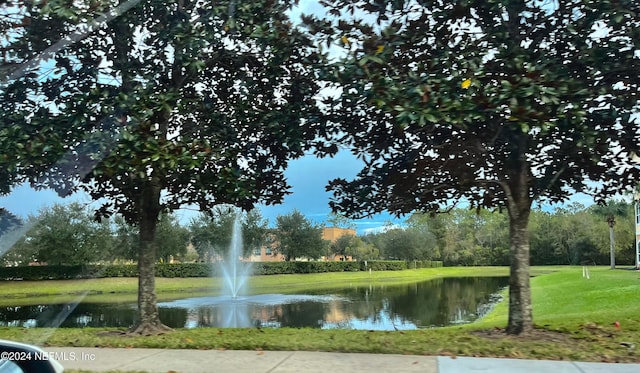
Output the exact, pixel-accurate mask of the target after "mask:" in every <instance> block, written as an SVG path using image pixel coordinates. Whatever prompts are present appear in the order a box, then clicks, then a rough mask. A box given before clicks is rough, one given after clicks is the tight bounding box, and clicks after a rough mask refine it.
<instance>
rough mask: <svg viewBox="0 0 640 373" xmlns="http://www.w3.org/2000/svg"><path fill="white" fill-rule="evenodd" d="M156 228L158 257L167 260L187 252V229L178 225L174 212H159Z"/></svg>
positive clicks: (179, 256) (182, 255)
mask: <svg viewBox="0 0 640 373" xmlns="http://www.w3.org/2000/svg"><path fill="white" fill-rule="evenodd" d="M157 229H158V230H157V233H156V234H157V238H156V239H157V241H158V253H157V254H158V258H159V259H162V260H163V261H165V262H169V261H170V260H171V258H172V257H174V258H182V257H184V256H185V255H186V254H187V245H188V244H189V230H188V229H187V228H185V227H182V226H181V225H180V223H179V222H178V218H177V217H176V216H175V215H174V214H161V215H160V221H158V228H157Z"/></svg>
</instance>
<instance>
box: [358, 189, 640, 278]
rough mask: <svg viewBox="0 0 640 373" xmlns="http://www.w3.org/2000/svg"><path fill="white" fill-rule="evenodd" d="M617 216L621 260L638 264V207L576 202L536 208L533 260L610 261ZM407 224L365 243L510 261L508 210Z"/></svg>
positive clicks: (457, 260) (417, 218)
mask: <svg viewBox="0 0 640 373" xmlns="http://www.w3.org/2000/svg"><path fill="white" fill-rule="evenodd" d="M611 215H612V216H614V218H615V221H616V224H615V228H614V231H615V252H616V261H617V262H618V263H619V264H627V265H630V264H634V263H635V261H634V260H635V259H634V256H635V249H634V235H635V233H634V224H633V223H634V214H633V205H632V204H629V203H627V202H624V201H609V202H608V203H607V205H606V206H599V205H593V206H590V207H585V206H583V205H581V204H579V203H572V204H569V205H567V206H565V207H561V208H556V209H554V210H553V211H543V210H541V209H534V210H533V211H532V212H531V233H530V234H531V243H530V245H531V264H532V265H560V264H572V265H580V264H590V265H593V264H598V265H606V264H609V225H608V223H607V218H608V217H609V216H611ZM405 225H406V226H405V227H403V228H397V227H395V228H394V227H392V226H389V228H388V229H387V230H385V231H384V232H380V233H375V234H369V235H365V236H363V237H362V238H361V239H362V241H364V242H366V243H368V244H371V245H372V246H373V247H375V248H377V249H378V250H379V251H380V256H381V257H382V258H385V259H406V260H442V261H443V263H444V265H445V266H456V265H508V264H509V224H508V216H507V215H506V214H505V213H499V212H491V211H488V210H480V211H476V210H469V209H460V208H459V209H454V210H453V211H451V213H449V214H437V215H430V214H422V213H415V214H412V215H411V216H410V217H409V218H408V219H407V221H406V224H405Z"/></svg>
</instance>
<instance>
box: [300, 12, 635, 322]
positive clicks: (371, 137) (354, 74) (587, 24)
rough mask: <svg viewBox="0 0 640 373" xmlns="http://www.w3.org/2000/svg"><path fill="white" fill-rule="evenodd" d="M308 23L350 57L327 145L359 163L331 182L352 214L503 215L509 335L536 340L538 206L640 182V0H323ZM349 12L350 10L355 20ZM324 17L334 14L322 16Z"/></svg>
mask: <svg viewBox="0 0 640 373" xmlns="http://www.w3.org/2000/svg"><path fill="white" fill-rule="evenodd" d="M323 3H324V4H325V6H326V7H327V8H328V9H329V12H330V13H331V14H334V15H336V16H337V17H338V20H337V21H334V22H320V21H318V20H317V19H314V18H313V17H307V18H305V22H306V23H307V24H309V25H310V27H312V28H314V30H315V31H316V32H317V33H318V34H323V35H325V36H326V37H327V39H326V40H327V42H328V43H331V42H335V41H338V44H339V45H340V46H341V47H342V50H343V52H344V54H343V55H344V57H343V58H341V59H340V60H339V61H337V62H336V63H335V64H334V66H335V69H334V72H333V74H330V75H328V79H332V80H333V81H334V82H335V84H336V87H337V88H338V93H337V94H336V95H334V96H329V97H327V98H326V100H325V104H326V105H327V107H328V108H332V109H333V110H332V113H331V114H332V116H333V117H332V119H333V121H334V123H335V125H334V126H333V127H332V129H333V131H329V132H330V137H331V138H333V139H335V140H336V141H339V142H341V143H343V144H346V145H348V146H350V147H351V148H352V149H353V151H354V153H355V154H356V155H357V156H359V157H360V158H361V159H363V160H364V162H365V167H364V168H363V169H362V171H361V172H360V173H359V174H358V176H357V177H356V178H355V179H354V180H352V181H347V180H344V179H336V180H333V181H332V182H331V183H330V185H329V187H328V189H329V190H332V191H333V192H334V193H335V194H334V199H333V201H332V202H331V205H332V207H333V208H334V209H336V210H338V211H340V212H343V213H346V214H348V215H349V216H350V217H354V218H357V217H363V216H369V215H371V214H374V213H377V212H381V211H384V210H386V211H390V212H392V213H395V214H398V215H400V214H405V213H410V212H413V211H442V210H444V209H445V207H447V206H449V207H451V206H452V205H455V204H456V203H457V202H458V201H465V202H467V203H469V204H470V205H471V206H475V207H486V208H498V209H501V208H506V209H507V211H508V213H509V223H510V238H511V244H510V247H511V253H510V258H511V261H510V262H511V282H510V293H509V302H510V306H509V322H508V326H507V331H508V332H509V333H514V334H518V333H522V332H527V331H529V330H531V328H532V326H533V319H532V315H531V303H530V290H529V235H528V220H529V214H530V211H531V205H532V202H533V201H536V200H537V201H546V202H561V201H566V200H567V199H568V198H569V197H570V195H571V194H572V193H573V192H576V191H578V192H584V193H587V194H591V195H593V196H595V198H596V199H598V200H604V199H605V198H607V197H609V196H612V195H614V194H615V193H619V192H620V191H623V190H624V189H625V188H628V187H630V186H631V185H632V184H633V183H635V181H637V180H638V177H639V176H640V170H639V169H638V167H635V166H634V165H632V163H631V162H630V159H629V154H631V152H638V148H639V147H640V131H639V130H638V128H639V127H638V119H637V117H635V116H634V113H636V112H637V108H638V91H639V83H640V78H639V77H638V74H637V71H638V69H639V68H640V59H639V58H638V53H639V52H638V45H639V40H640V31H639V29H638V27H637V25H638V23H639V22H640V6H639V4H638V3H637V2H633V1H599V2H583V1H578V0H576V1H560V2H545V1H539V2H538V1H522V0H507V1H473V0H472V1H460V2H446V1H426V2H414V1H394V2H391V3H386V2H379V1H376V0H371V1H368V0H364V1H358V2H350V1H341V0H338V1H325V2H323ZM349 15H352V16H349ZM325 21H326V20H325Z"/></svg>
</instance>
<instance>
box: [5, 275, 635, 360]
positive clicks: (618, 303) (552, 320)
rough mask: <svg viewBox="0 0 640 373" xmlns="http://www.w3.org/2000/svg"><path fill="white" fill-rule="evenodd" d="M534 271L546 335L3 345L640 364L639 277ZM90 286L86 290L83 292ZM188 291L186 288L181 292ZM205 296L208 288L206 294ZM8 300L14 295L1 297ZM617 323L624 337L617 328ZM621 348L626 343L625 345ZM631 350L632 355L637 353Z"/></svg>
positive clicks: (290, 333)
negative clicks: (490, 357)
mask: <svg viewBox="0 0 640 373" xmlns="http://www.w3.org/2000/svg"><path fill="white" fill-rule="evenodd" d="M507 271H508V269H507V268H486V267H481V268H438V269H420V270H408V271H401V272H378V273H374V274H372V275H371V276H370V275H369V274H368V273H330V274H312V275H286V276H257V277H254V278H252V279H251V285H250V286H252V287H254V289H255V292H256V293H261V292H265V291H269V292H286V291H287V290H288V291H295V290H304V289H315V288H330V287H332V286H335V287H338V286H343V285H344V284H345V283H352V284H356V283H369V282H372V283H389V284H390V283H402V282H411V281H416V280H421V279H422V280H424V279H429V278H436V277H447V276H476V275H480V276H486V275H506V274H507ZM532 273H534V274H538V276H536V277H534V278H532V281H531V284H532V297H533V305H534V306H533V312H534V320H535V322H536V325H537V327H538V329H537V330H536V332H535V333H534V334H533V335H532V336H529V337H506V336H504V334H503V333H501V330H500V329H499V328H502V327H504V326H505V325H506V320H507V303H506V302H503V303H501V304H500V305H498V307H496V308H495V309H494V311H493V312H492V313H490V314H489V315H488V316H487V317H485V318H484V319H482V320H480V321H478V322H476V323H474V324H469V325H464V326H455V327H446V328H437V329H423V330H416V331H396V332H387V331H366V330H365V331H359V330H318V329H292V328H283V329H260V330H259V329H217V328H211V329H209V328H203V329H179V330H176V331H175V332H173V333H170V334H167V335H162V336H156V337H122V336H105V335H99V333H100V332H103V331H108V330H114V329H90V328H86V329H24V328H6V327H5V328H0V338H2V339H11V340H17V341H23V342H27V343H35V344H43V345H50V346H103V347H129V348H131V347H150V348H194V349H249V350H253V349H262V350H306V351H342V352H371V353H399V354H420V355H421V354H426V355H464V356H494V357H510V358H533V359H557V360H581V361H608V362H640V354H638V352H637V351H636V347H635V346H638V347H637V348H640V312H639V311H640V273H639V272H637V271H628V270H614V271H612V270H609V269H608V268H605V267H601V268H593V267H592V268H591V279H585V278H583V277H582V269H581V267H539V268H534V269H533V271H532ZM158 280H160V281H159V282H158V289H159V293H160V294H163V293H166V294H171V293H174V292H175V291H177V290H182V291H187V292H189V291H195V290H197V289H201V288H202V287H203V286H205V284H206V282H211V280H210V279H172V280H171V279H158ZM130 281H131V280H129V279H105V280H104V281H103V280H95V281H77V282H76V281H64V282H55V283H50V282H40V283H38V284H39V285H42V286H38V287H37V289H35V288H34V287H33V284H32V285H31V289H28V288H25V287H23V286H24V284H23V283H10V284H8V285H9V286H7V287H6V288H5V286H4V284H3V287H2V289H0V295H3V294H4V293H5V292H6V293H8V294H9V296H11V297H13V301H17V300H20V299H19V298H20V297H24V295H25V294H31V293H33V292H40V293H41V294H43V295H49V296H52V295H54V294H69V293H68V292H84V291H89V292H95V291H103V292H104V291H106V289H107V286H108V284H109V283H110V282H117V285H118V289H119V290H120V291H119V292H120V293H126V292H128V291H135V282H134V283H133V284H131V283H130ZM83 283H84V285H83ZM180 286H182V288H181V287H180ZM205 288H206V287H205ZM3 298H5V299H6V297H5V296H4V295H3ZM616 321H618V322H619V323H620V325H621V327H620V329H617V328H616V327H615V326H614V323H615V322H616ZM621 343H622V344H621ZM631 346H633V347H631Z"/></svg>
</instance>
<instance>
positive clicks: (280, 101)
mask: <svg viewBox="0 0 640 373" xmlns="http://www.w3.org/2000/svg"><path fill="white" fill-rule="evenodd" d="M127 4H128V5H130V6H129V7H128V8H127V7H125V8H126V9H125V8H122V6H120V7H119V8H116V9H115V10H114V9H111V7H112V6H113V5H114V4H113V3H112V2H110V1H96V2H92V3H91V4H89V3H85V2H72V3H65V2H27V3H22V4H19V3H16V4H14V5H15V9H14V10H15V11H14V13H16V18H17V19H18V21H16V22H14V24H13V26H12V29H11V31H10V35H9V36H7V40H8V42H7V44H6V45H3V51H4V52H5V54H6V55H8V56H10V62H11V63H14V64H22V65H23V66H30V67H31V68H30V69H27V70H25V71H24V72H23V74H22V75H20V76H14V75H12V74H10V77H11V78H10V79H9V80H8V82H6V89H4V90H3V91H2V92H0V102H2V105H3V106H2V109H3V112H4V114H3V123H2V125H3V127H2V131H3V132H2V133H1V135H3V136H4V137H2V139H3V141H1V142H0V146H1V147H0V150H1V151H2V152H3V154H12V153H11V151H12V149H13V148H15V147H16V145H15V144H19V143H22V144H25V145H24V149H25V150H24V151H23V150H22V149H21V152H19V153H18V154H19V156H18V157H14V158H12V159H10V160H9V161H11V162H9V161H7V164H8V165H10V166H11V167H12V168H11V169H10V171H11V170H17V171H16V172H17V173H18V174H22V171H21V170H31V169H34V172H33V173H32V174H29V175H28V176H29V178H30V180H31V181H32V183H33V184H34V185H35V186H40V187H52V188H55V189H56V190H57V191H58V192H59V193H60V194H61V195H68V194H69V193H71V192H73V191H76V190H82V191H85V192H87V193H88V194H90V195H91V196H92V197H93V198H94V199H96V200H100V201H104V204H103V205H102V207H101V208H100V209H99V210H98V215H99V216H109V215H110V214H113V213H118V214H121V215H122V216H124V218H125V219H126V220H127V221H128V222H129V223H133V224H136V225H138V227H139V230H140V240H139V243H140V250H139V255H140V256H139V261H138V263H139V269H140V283H139V288H140V290H139V310H140V325H137V326H136V327H134V328H132V330H131V331H132V332H134V333H140V334H153V333H157V332H159V331H160V332H162V331H165V330H166V328H164V327H163V326H162V324H161V322H160V320H159V317H158V312H157V307H156V301H155V292H154V287H155V284H154V280H153V277H154V276H153V273H154V265H153V263H154V262H155V256H156V249H157V248H156V246H157V245H156V240H155V236H156V226H157V223H158V220H159V217H160V213H161V212H170V211H172V210H174V209H176V208H179V207H181V206H183V205H187V204H193V205H197V206H198V207H199V208H200V209H201V210H202V211H209V210H211V209H212V208H213V207H214V206H215V205H218V204H221V203H229V204H233V205H237V206H239V207H242V208H244V209H250V208H251V207H253V205H254V204H255V203H257V202H261V203H266V204H271V203H277V202H280V201H281V200H282V198H283V196H284V195H286V194H287V193H288V189H289V185H288V184H287V182H286V179H285V178H284V177H283V170H284V168H285V167H286V165H287V162H288V160H289V159H291V158H295V157H299V156H301V155H303V152H304V149H305V148H306V147H308V146H309V144H310V142H311V140H314V139H315V131H316V129H317V128H316V127H317V126H316V124H317V121H318V120H319V116H318V115H317V105H316V103H315V101H314V100H313V97H314V95H315V94H316V92H317V91H318V85H317V84H316V82H315V78H316V76H315V75H316V73H315V72H314V70H313V66H315V65H316V64H318V63H320V62H321V61H322V56H321V55H320V54H319V53H318V52H317V51H316V50H315V48H314V45H313V44H312V41H311V39H310V38H309V37H308V35H306V34H305V33H304V32H302V31H301V30H299V29H298V28H296V27H294V26H293V25H292V23H291V22H290V21H289V19H288V16H287V11H288V10H289V9H290V7H291V6H292V3H291V2H288V1H270V0H269V1H266V0H265V1H257V2H256V1H254V2H250V3H241V4H238V3H236V2H235V1H234V0H231V1H222V2H209V1H204V2H202V1H192V0H177V1H171V2H168V3H167V2H166V1H159V0H147V1H140V2H128V3H123V4H121V5H127ZM103 14H108V15H112V17H110V18H109V22H108V23H106V24H103V25H100V26H99V27H94V28H93V29H92V30H90V32H87V33H86V34H83V35H82V36H81V37H74V38H73V39H74V42H73V43H66V44H65V45H64V48H61V49H58V50H54V51H52V53H50V55H49V58H47V59H45V60H42V61H41V62H42V63H39V64H35V65H33V64H29V62H30V61H31V60H32V58H34V56H37V55H38V53H42V52H43V51H45V50H46V48H48V47H49V46H51V45H52V44H54V43H56V42H57V41H59V40H62V39H63V38H66V37H69V35H72V36H77V34H74V32H75V31H76V30H77V29H82V28H83V27H84V28H88V26H87V24H86V22H89V23H90V22H91V21H92V20H94V19H96V18H99V17H100V15H103ZM82 25H84V26H82ZM1 26H2V27H4V24H2V25H1ZM31 65H33V66H31ZM8 113H11V114H8ZM5 151H6V152H7V153H5ZM23 154H26V156H24V157H23V156H22V155H23ZM48 154H51V156H48ZM5 157H6V156H5ZM38 157H39V158H43V159H45V160H48V161H49V162H48V163H47V166H49V167H39V168H33V167H31V164H32V162H31V159H32V158H38ZM36 165H38V163H36ZM12 175H13V174H11V173H10V174H8V175H7V176H6V177H5V175H4V174H0V178H3V179H8V180H10V181H11V180H13V179H12V178H13V176H12ZM0 181H2V180H0Z"/></svg>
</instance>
